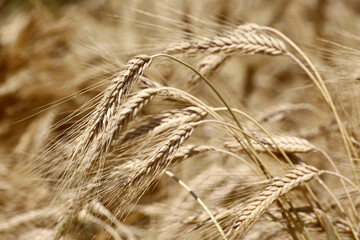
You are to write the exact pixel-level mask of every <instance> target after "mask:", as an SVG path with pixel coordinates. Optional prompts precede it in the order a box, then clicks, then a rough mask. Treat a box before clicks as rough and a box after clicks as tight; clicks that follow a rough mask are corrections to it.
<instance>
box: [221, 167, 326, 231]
mask: <svg viewBox="0 0 360 240" xmlns="http://www.w3.org/2000/svg"><path fill="white" fill-rule="evenodd" d="M319 173H321V172H319V170H318V169H316V168H315V167H312V166H309V165H299V166H297V167H295V168H294V169H291V170H290V171H288V173H287V174H286V175H285V176H284V177H274V178H273V179H272V180H273V182H272V183H271V184H270V185H269V186H268V187H266V188H265V189H264V190H263V191H262V192H261V193H260V195H259V196H257V197H255V198H253V199H251V201H249V202H250V203H249V204H248V205H247V206H246V207H245V208H244V209H243V210H241V211H240V213H239V217H238V218H237V219H235V221H234V222H233V224H232V225H231V226H230V228H229V230H228V232H227V235H228V236H230V235H231V236H233V237H234V238H235V237H236V238H238V237H242V236H244V235H245V234H246V232H247V231H249V228H250V227H251V226H252V225H253V224H254V223H255V222H256V221H257V220H258V219H259V218H260V217H261V216H262V215H263V214H264V213H265V212H266V210H267V209H268V208H269V207H270V206H271V205H272V204H273V203H274V202H275V201H276V200H277V199H278V198H279V197H281V196H283V195H284V194H286V193H288V192H290V191H291V190H293V189H294V188H296V187H297V186H299V185H300V184H303V183H306V182H309V181H310V180H312V179H313V178H314V177H315V176H318V175H319Z"/></svg>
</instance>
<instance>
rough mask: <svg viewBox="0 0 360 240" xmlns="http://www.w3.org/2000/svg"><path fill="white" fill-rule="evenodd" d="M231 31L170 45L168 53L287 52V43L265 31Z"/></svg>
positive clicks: (272, 53)
mask: <svg viewBox="0 0 360 240" xmlns="http://www.w3.org/2000/svg"><path fill="white" fill-rule="evenodd" d="M241 30H242V29H238V30H237V31H234V32H231V33H230V34H225V35H223V36H219V37H215V38H205V39H202V40H199V41H188V42H184V43H182V44H178V45H175V46H172V47H169V48H167V49H166V50H165V53H167V54H186V55H190V56H192V55H196V54H199V53H207V54H214V53H223V54H230V53H235V52H236V53H244V54H266V55H281V54H284V53H286V46H285V44H284V43H283V42H282V41H281V40H279V39H277V38H274V37H271V36H269V35H267V34H265V33H258V32H253V31H250V32H247V31H241Z"/></svg>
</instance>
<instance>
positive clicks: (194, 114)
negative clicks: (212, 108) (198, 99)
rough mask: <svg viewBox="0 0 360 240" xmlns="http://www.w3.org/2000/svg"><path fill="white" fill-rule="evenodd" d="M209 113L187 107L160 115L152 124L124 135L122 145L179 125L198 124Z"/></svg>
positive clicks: (141, 126) (153, 119)
mask: <svg viewBox="0 0 360 240" xmlns="http://www.w3.org/2000/svg"><path fill="white" fill-rule="evenodd" d="M206 115H207V112H205V111H204V110H202V109H201V108H198V107H187V108H184V109H179V110H172V111H170V112H167V113H163V114H160V116H158V117H154V118H152V119H151V120H150V122H148V123H146V124H143V125H140V126H139V127H136V128H134V129H131V130H129V131H128V132H125V133H124V137H123V138H122V139H121V141H120V142H121V143H122V144H123V143H125V142H127V141H130V140H133V139H136V138H138V137H141V136H144V135H146V134H150V133H151V134H160V133H162V132H164V131H166V130H168V129H170V128H175V127H177V126H179V125H182V124H185V123H189V122H196V121H199V120H201V119H203V118H205V117H206Z"/></svg>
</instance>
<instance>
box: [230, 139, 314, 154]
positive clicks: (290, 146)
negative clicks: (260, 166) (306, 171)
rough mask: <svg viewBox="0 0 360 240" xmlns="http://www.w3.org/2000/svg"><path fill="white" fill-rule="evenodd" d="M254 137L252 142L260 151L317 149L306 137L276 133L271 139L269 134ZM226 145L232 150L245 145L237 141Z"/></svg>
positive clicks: (296, 151)
mask: <svg viewBox="0 0 360 240" xmlns="http://www.w3.org/2000/svg"><path fill="white" fill-rule="evenodd" d="M254 138H255V139H256V140H254V139H251V140H250V142H251V145H252V147H253V148H254V149H255V150H256V151H258V152H267V151H271V152H280V151H279V149H282V150H283V151H284V152H287V153H306V152H310V151H313V150H315V149H317V148H316V147H315V146H314V145H313V144H311V143H310V142H309V141H307V140H306V139H303V138H298V137H292V136H277V135H274V136H271V139H270V138H269V137H267V136H256V137H254ZM275 144H276V145H275ZM224 146H225V147H226V148H227V149H229V150H231V151H236V152H239V151H240V152H242V151H244V148H243V146H241V145H240V144H239V143H238V142H236V141H231V142H225V145H224Z"/></svg>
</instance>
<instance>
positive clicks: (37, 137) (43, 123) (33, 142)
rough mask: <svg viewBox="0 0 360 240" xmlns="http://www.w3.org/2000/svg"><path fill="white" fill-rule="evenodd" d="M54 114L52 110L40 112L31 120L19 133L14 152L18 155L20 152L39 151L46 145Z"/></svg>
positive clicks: (33, 152) (34, 152)
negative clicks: (21, 132) (20, 133)
mask: <svg viewBox="0 0 360 240" xmlns="http://www.w3.org/2000/svg"><path fill="white" fill-rule="evenodd" d="M55 116H56V114H55V111H54V110H52V111H48V112H46V113H44V114H42V115H41V116H39V117H38V118H37V119H35V120H34V121H33V122H31V124H30V125H29V126H28V127H27V129H26V130H25V132H24V133H23V134H22V135H21V138H20V140H19V142H18V144H16V147H15V150H14V152H15V153H17V154H20V155H21V154H22V153H27V154H30V153H32V154H37V153H39V151H40V150H41V149H42V148H43V147H45V145H46V142H47V140H48V137H49V135H50V133H51V125H52V124H53V121H54V119H55Z"/></svg>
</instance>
